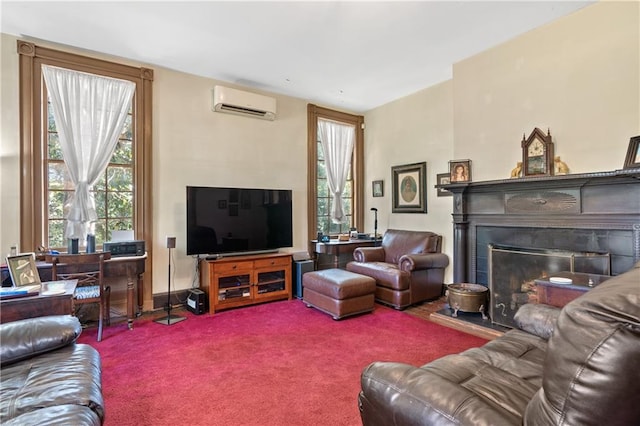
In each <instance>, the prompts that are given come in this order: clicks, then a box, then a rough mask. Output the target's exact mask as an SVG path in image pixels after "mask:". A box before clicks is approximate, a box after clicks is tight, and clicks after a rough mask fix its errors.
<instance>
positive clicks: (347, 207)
mask: <svg viewBox="0 0 640 426" xmlns="http://www.w3.org/2000/svg"><path fill="white" fill-rule="evenodd" d="M317 150H318V151H317V152H318V165H317V178H316V184H317V188H318V196H317V200H318V201H317V212H316V217H317V226H318V229H317V231H318V232H322V233H323V234H328V235H331V234H334V235H335V234H341V233H347V232H349V230H350V229H351V228H352V227H354V220H353V190H352V188H353V156H352V160H351V166H350V167H349V175H348V176H347V182H346V183H345V186H344V192H343V193H342V203H343V207H344V212H345V214H346V216H347V219H348V220H347V221H346V222H344V223H333V222H332V221H331V207H332V206H331V203H332V201H331V194H330V192H329V184H328V183H327V167H326V165H325V160H324V151H323V149H322V144H321V143H320V141H318V144H317Z"/></svg>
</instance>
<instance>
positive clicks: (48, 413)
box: [2, 405, 102, 426]
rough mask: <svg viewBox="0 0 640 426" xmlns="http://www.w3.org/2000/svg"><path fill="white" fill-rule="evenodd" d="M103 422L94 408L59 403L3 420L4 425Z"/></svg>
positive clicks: (89, 424)
mask: <svg viewBox="0 0 640 426" xmlns="http://www.w3.org/2000/svg"><path fill="white" fill-rule="evenodd" d="M101 424H102V420H101V419H100V417H98V415H97V414H96V413H95V412H94V411H93V410H91V409H90V408H88V407H84V406H81V405H59V406H56V407H44V408H39V409H36V410H34V411H30V412H28V413H24V414H22V415H20V416H18V417H14V418H13V419H10V420H6V421H3V422H2V426H24V425H73V426H99V425H101Z"/></svg>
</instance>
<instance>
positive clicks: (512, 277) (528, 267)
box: [488, 244, 611, 328]
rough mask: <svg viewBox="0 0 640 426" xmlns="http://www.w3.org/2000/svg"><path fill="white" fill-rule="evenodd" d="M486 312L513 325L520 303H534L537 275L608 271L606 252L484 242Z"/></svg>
mask: <svg viewBox="0 0 640 426" xmlns="http://www.w3.org/2000/svg"><path fill="white" fill-rule="evenodd" d="M488 255H489V256H488V264H489V265H488V266H489V271H488V272H489V274H488V275H489V300H490V301H489V316H490V318H491V322H492V323H493V324H498V325H501V326H505V327H510V328H514V327H515V326H516V325H515V322H514V319H513V317H514V316H515V313H516V312H517V311H518V309H519V308H520V306H522V305H524V304H526V303H536V302H537V294H536V284H535V280H536V279H539V278H547V277H552V276H553V275H554V274H557V273H559V272H583V273H588V274H597V275H609V274H610V273H611V258H610V255H609V253H600V252H580V251H566V250H556V249H540V248H527V247H513V246H504V245H493V244H489V245H488Z"/></svg>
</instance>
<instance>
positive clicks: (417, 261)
mask: <svg viewBox="0 0 640 426" xmlns="http://www.w3.org/2000/svg"><path fill="white" fill-rule="evenodd" d="M398 263H399V265H398V266H399V267H400V270H402V271H406V272H411V271H415V270H419V269H436V268H440V269H444V268H446V267H447V266H448V265H449V257H448V256H447V255H446V254H444V253H421V254H405V255H404V256H402V257H401V258H400V261H399V262H398Z"/></svg>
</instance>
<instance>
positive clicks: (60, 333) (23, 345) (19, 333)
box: [0, 315, 82, 367]
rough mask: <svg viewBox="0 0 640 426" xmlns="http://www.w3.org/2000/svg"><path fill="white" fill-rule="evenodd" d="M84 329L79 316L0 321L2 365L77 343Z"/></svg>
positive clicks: (0, 355) (0, 360) (0, 356)
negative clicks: (0, 322)
mask: <svg viewBox="0 0 640 426" xmlns="http://www.w3.org/2000/svg"><path fill="white" fill-rule="evenodd" d="M80 333H82V326H81V325H80V321H78V318H76V317H73V316H71V315H51V316H46V317H38V318H29V319H24V320H19V321H13V322H8V323H5V324H0V341H1V342H2V345H0V365H2V366H3V367H4V366H5V365H8V364H11V363H14V362H18V361H21V360H23V359H27V358H31V357H34V356H36V355H40V354H42V353H46V352H50V351H53V350H55V349H59V348H61V347H63V346H67V345H69V344H71V343H74V342H75V341H76V339H77V338H78V337H79V336H80Z"/></svg>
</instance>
